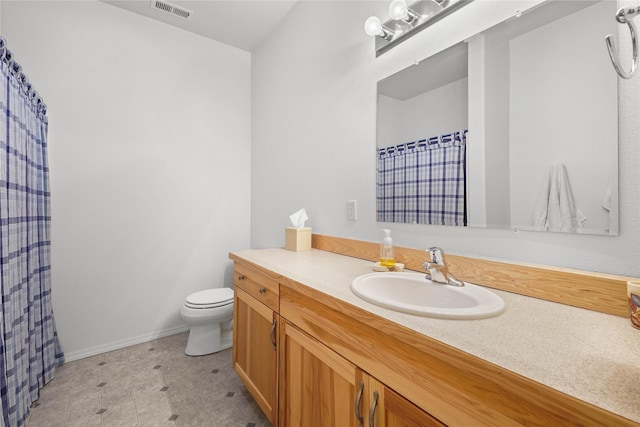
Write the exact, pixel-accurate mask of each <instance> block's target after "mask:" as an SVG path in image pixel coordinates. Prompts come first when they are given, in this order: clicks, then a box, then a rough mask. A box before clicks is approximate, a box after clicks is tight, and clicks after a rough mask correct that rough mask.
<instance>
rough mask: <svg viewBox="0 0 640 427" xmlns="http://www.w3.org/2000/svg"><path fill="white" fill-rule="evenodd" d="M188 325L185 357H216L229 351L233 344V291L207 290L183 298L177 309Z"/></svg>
mask: <svg viewBox="0 0 640 427" xmlns="http://www.w3.org/2000/svg"><path fill="white" fill-rule="evenodd" d="M180 315H181V316H182V319H183V320H184V321H185V322H187V323H189V324H190V325H191V331H190V332H189V341H188V342H187V348H186V350H185V351H184V352H185V353H186V354H187V355H189V356H202V355H205V354H211V353H216V352H218V351H221V350H225V349H227V348H229V347H231V342H232V340H233V336H232V335H233V290H232V289H229V288H217V289H207V290H204V291H199V292H196V293H193V294H191V295H189V296H188V297H187V299H186V300H185V302H184V305H183V306H182V308H181V309H180Z"/></svg>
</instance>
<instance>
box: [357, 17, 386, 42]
mask: <svg viewBox="0 0 640 427" xmlns="http://www.w3.org/2000/svg"><path fill="white" fill-rule="evenodd" d="M364 32H365V33H367V34H368V35H370V36H378V37H381V38H383V39H384V40H391V39H392V38H393V33H392V32H391V30H390V29H388V28H385V26H384V25H382V21H380V18H378V17H377V16H370V17H369V19H367V20H366V21H365V23H364Z"/></svg>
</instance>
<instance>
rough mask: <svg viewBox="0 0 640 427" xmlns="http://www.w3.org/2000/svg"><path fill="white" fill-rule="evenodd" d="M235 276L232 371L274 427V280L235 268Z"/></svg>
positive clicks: (245, 268) (277, 320)
mask: <svg viewBox="0 0 640 427" xmlns="http://www.w3.org/2000/svg"><path fill="white" fill-rule="evenodd" d="M234 276H235V277H234V288H235V289H234V293H235V297H234V304H235V305H234V312H233V320H234V322H233V323H234V328H233V368H234V370H235V371H236V373H237V374H238V376H239V377H240V379H241V380H242V381H243V382H244V384H245V386H246V387H247V390H248V391H249V392H250V393H251V395H252V396H253V397H254V399H255V400H256V402H257V403H258V405H259V406H260V408H261V409H262V411H263V412H264V413H265V415H266V416H267V418H269V421H271V423H272V424H273V425H277V415H278V351H277V348H278V327H279V325H278V324H279V323H280V317H279V315H278V312H277V309H278V282H277V276H270V275H268V274H265V273H262V272H260V271H258V270H256V269H255V268H253V267H252V266H250V265H238V264H236V267H235V271H234Z"/></svg>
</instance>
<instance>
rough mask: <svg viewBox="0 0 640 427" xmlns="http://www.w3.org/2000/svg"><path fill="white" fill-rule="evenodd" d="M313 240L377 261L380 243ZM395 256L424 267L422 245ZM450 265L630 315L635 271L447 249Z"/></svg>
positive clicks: (543, 295) (460, 273)
mask: <svg viewBox="0 0 640 427" xmlns="http://www.w3.org/2000/svg"><path fill="white" fill-rule="evenodd" d="M311 246H312V247H313V248H314V249H319V250H323V251H327V252H333V253H336V254H340V255H346V256H351V257H354V258H360V259H366V260H370V261H374V262H375V261H377V260H378V257H379V244H378V243H372V242H365V241H360V240H353V239H346V238H342V237H333V236H326V235H321V234H313V235H312V239H311ZM395 255H396V260H397V261H398V262H402V263H404V264H405V268H407V269H409V270H416V271H422V263H423V262H424V261H425V259H426V254H425V252H424V251H423V250H419V249H413V248H406V247H400V246H396V247H395ZM447 264H448V265H449V269H450V271H451V272H452V273H453V274H454V275H455V276H456V277H457V278H458V279H461V280H464V281H467V282H471V283H477V284H479V285H482V286H487V287H490V288H494V289H499V290H502V291H507V292H513V293H517V294H520V295H525V296H530V297H534V298H540V299H544V300H547V301H552V302H557V303H561V304H566V305H571V306H574V307H580V308H584V309H587V310H593V311H599V312H601V313H607V314H613V315H615V316H621V317H628V316H629V307H628V303H627V290H626V289H627V288H626V284H627V281H629V280H638V279H636V278H633V277H626V276H617V275H613V274H604V273H596V272H588V271H582V270H573V269H568V268H561V267H551V266H543V265H534V264H526V263H510V262H509V263H508V262H504V261H490V260H485V259H480V258H472V257H466V256H459V255H447Z"/></svg>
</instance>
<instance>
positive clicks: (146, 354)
mask: <svg viewBox="0 0 640 427" xmlns="http://www.w3.org/2000/svg"><path fill="white" fill-rule="evenodd" d="M187 338H188V333H182V334H178V335H175V336H172V337H166V338H162V339H159V340H154V341H151V342H148V343H143V344H138V345H136V346H132V347H128V348H126V349H121V350H115V351H112V352H108V353H105V354H101V355H98V356H93V357H90V358H86V359H82V360H78V361H74V362H69V363H67V364H65V365H63V366H61V367H59V368H58V369H57V370H56V376H55V378H54V380H52V381H51V382H50V383H49V384H48V385H47V386H45V387H44V388H43V389H42V390H41V393H40V398H39V400H38V401H37V402H36V405H34V407H33V408H32V409H31V413H30V415H29V418H28V420H27V427H40V426H43V427H45V426H46V427H63V426H82V427H92V426H101V427H145V426H149V427H162V426H180V427H187V426H189V427H246V426H247V425H251V424H250V423H255V426H256V427H270V424H269V423H268V421H267V419H266V417H265V416H264V414H262V412H261V411H260V409H259V407H258V406H257V404H256V403H255V402H254V401H253V399H252V398H251V396H250V395H249V393H248V392H247V391H246V388H245V387H244V385H243V384H242V382H241V381H240V380H239V379H238V378H237V376H236V374H235V372H233V368H232V364H231V357H232V352H231V350H230V349H229V350H225V351H222V352H219V353H217V354H213V355H206V356H197V357H191V356H187V355H185V354H184V349H185V347H186V343H187ZM154 368H155V369H154ZM229 392H231V393H233V394H232V395H230V394H229Z"/></svg>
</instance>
